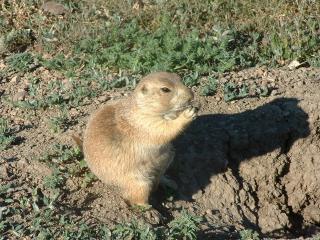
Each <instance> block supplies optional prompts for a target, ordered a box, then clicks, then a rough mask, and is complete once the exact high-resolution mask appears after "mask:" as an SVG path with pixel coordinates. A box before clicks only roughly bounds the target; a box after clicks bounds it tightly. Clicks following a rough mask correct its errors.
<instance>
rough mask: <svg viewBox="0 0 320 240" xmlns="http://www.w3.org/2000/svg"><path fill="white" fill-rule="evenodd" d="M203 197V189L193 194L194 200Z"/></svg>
mask: <svg viewBox="0 0 320 240" xmlns="http://www.w3.org/2000/svg"><path fill="white" fill-rule="evenodd" d="M201 197H202V190H199V191H198V192H197V193H195V194H193V195H192V199H193V200H197V199H199V198H201Z"/></svg>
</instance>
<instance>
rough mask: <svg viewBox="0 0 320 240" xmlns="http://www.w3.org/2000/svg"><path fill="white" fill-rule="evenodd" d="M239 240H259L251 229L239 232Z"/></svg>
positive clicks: (257, 235)
mask: <svg viewBox="0 0 320 240" xmlns="http://www.w3.org/2000/svg"><path fill="white" fill-rule="evenodd" d="M240 237H241V240H259V239H260V238H259V234H258V233H257V232H256V231H253V230H252V229H245V230H242V231H240Z"/></svg>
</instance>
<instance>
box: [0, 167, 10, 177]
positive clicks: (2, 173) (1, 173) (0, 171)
mask: <svg viewBox="0 0 320 240" xmlns="http://www.w3.org/2000/svg"><path fill="white" fill-rule="evenodd" d="M8 177H9V172H8V169H7V167H6V166H1V167H0V178H3V179H6V178H8Z"/></svg>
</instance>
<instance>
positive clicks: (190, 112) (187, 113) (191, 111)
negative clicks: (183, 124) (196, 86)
mask: <svg viewBox="0 0 320 240" xmlns="http://www.w3.org/2000/svg"><path fill="white" fill-rule="evenodd" d="M183 116H184V117H185V118H187V119H190V120H193V119H195V118H196V117H197V110H196V108H195V107H189V108H187V109H186V110H184V112H183Z"/></svg>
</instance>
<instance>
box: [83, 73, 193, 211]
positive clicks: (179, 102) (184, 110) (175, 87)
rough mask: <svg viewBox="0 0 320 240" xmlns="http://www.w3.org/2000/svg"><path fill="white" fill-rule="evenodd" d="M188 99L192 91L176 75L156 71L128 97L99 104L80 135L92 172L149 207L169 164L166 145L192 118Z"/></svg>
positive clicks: (170, 150) (129, 198)
mask: <svg viewBox="0 0 320 240" xmlns="http://www.w3.org/2000/svg"><path fill="white" fill-rule="evenodd" d="M164 87H165V88H168V89H169V90H170V92H167V89H163V88H164ZM191 100H193V93H192V92H191V90H190V89H188V88H187V87H185V86H184V85H183V84H182V82H181V79H180V77H179V76H178V75H176V74H173V73H167V72H157V73H152V74H149V75H147V76H146V77H144V78H143V79H142V80H141V81H140V83H139V84H138V85H137V87H136V89H135V90H134V92H133V94H132V95H131V96H129V97H127V98H124V99H120V100H118V101H114V102H109V103H108V104H106V105H104V106H103V107H102V108H100V109H99V110H98V111H97V112H96V113H94V114H93V115H92V116H91V118H90V120H89V122H88V125H87V128H86V131H85V134H84V141H83V150H84V155H85V159H86V161H87V163H88V165H89V167H90V169H91V170H92V172H93V173H94V174H96V175H97V177H98V178H100V179H101V180H102V181H103V182H105V183H107V184H113V185H116V186H118V187H120V189H121V191H122V196H123V197H124V198H125V199H126V200H127V201H128V202H129V203H130V204H139V205H145V204H148V200H149V196H150V193H151V191H152V190H154V189H155V188H157V185H158V183H159V181H160V177H161V176H162V175H163V174H164V172H165V171H166V169H167V168H168V166H169V164H170V163H171V161H172V160H173V157H174V151H173V147H172V145H171V143H170V142H171V141H172V140H173V139H174V138H176V137H177V136H178V134H179V133H181V132H182V131H183V129H184V128H185V127H186V126H187V125H188V124H189V123H190V122H191V121H192V119H194V117H195V116H196V113H195V109H194V108H193V107H191V105H190V103H191Z"/></svg>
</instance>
